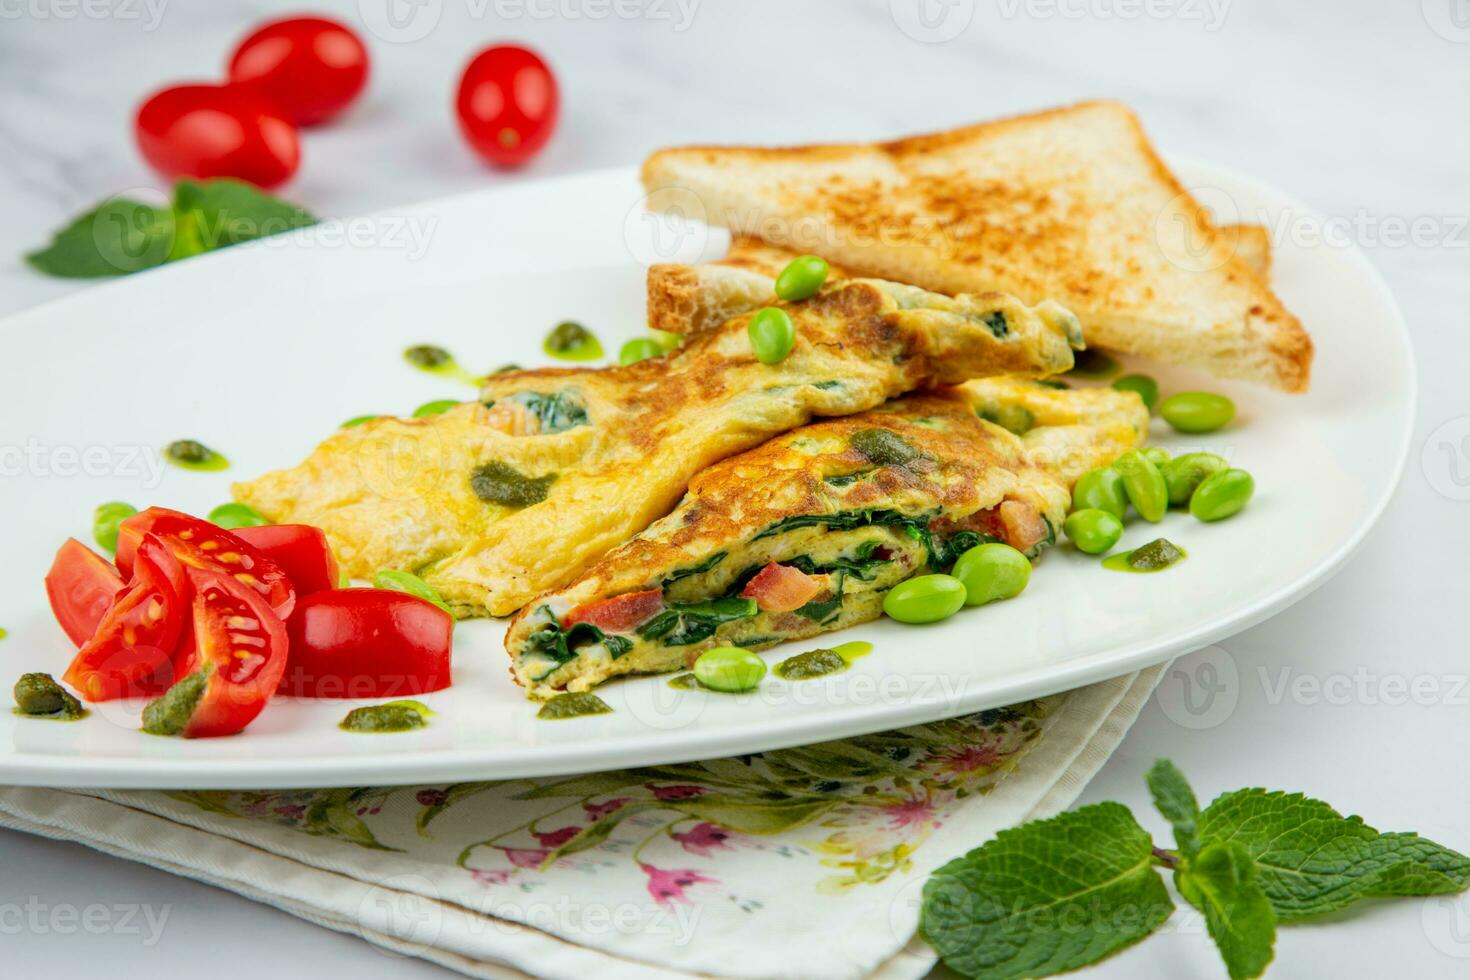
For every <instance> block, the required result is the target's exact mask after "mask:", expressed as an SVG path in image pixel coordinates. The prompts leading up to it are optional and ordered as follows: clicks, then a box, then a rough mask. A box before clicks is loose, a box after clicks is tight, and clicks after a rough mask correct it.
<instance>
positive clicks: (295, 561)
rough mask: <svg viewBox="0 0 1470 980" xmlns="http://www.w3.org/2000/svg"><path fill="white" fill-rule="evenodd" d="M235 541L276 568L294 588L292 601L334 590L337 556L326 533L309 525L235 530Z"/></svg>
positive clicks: (275, 525)
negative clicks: (240, 542)
mask: <svg viewBox="0 0 1470 980" xmlns="http://www.w3.org/2000/svg"><path fill="white" fill-rule="evenodd" d="M232 533H233V534H234V535H235V536H236V537H237V538H239V539H240V540H242V541H244V542H245V543H246V544H248V545H250V547H252V548H254V549H255V550H256V551H258V552H260V553H261V554H262V555H264V556H265V557H266V558H268V559H270V560H271V561H273V562H275V563H276V564H277V565H279V566H280V568H281V571H283V572H285V573H286V577H287V578H289V579H290V580H291V584H292V585H294V586H295V587H296V598H297V599H300V598H302V597H303V596H309V595H311V594H312V593H313V592H324V591H326V590H327V589H335V588H336V587H337V556H336V555H333V554H332V546H331V545H330V544H328V543H327V536H326V534H324V533H322V529H321V528H319V527H312V526H311V525H310V524H267V525H265V526H264V527H237V528H235V530H234V531H233V532H232Z"/></svg>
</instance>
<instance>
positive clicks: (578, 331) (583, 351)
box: [541, 320, 602, 361]
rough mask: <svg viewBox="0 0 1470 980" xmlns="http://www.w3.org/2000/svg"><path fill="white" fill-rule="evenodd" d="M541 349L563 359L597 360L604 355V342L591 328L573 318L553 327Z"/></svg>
mask: <svg viewBox="0 0 1470 980" xmlns="http://www.w3.org/2000/svg"><path fill="white" fill-rule="evenodd" d="M541 349H542V350H544V351H546V353H547V354H549V355H551V356H552V357H556V358H560V359H561V360H563V361H595V360H597V359H598V358H600V357H602V342H601V341H600V340H598V339H597V337H596V336H595V335H594V334H593V333H592V331H591V330H588V329H587V328H586V327H584V326H582V325H581V324H580V323H574V322H573V321H571V320H563V321H562V322H561V323H558V324H557V325H556V326H554V327H552V328H551V332H550V333H548V334H547V335H546V340H545V342H544V343H543V344H542V345H541Z"/></svg>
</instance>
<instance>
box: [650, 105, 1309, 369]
mask: <svg viewBox="0 0 1470 980" xmlns="http://www.w3.org/2000/svg"><path fill="white" fill-rule="evenodd" d="M643 182H644V185H645V187H646V189H647V190H648V191H649V192H650V194H651V197H650V206H651V207H654V208H659V209H661V208H664V207H667V206H670V205H671V204H675V203H677V204H679V205H681V206H682V207H683V209H684V212H685V213H686V214H687V213H690V212H691V207H692V208H693V212H694V213H700V212H701V211H702V213H703V216H704V217H705V219H706V220H707V221H709V222H710V223H712V224H717V225H723V226H726V227H729V228H731V229H733V230H735V231H737V232H740V233H743V234H748V235H754V236H756V237H759V238H760V239H762V240H763V241H765V242H768V243H770V244H773V245H780V246H783V247H786V248H790V249H793V250H796V251H800V252H813V253H815V254H818V255H822V256H823V257H825V258H827V259H828V260H829V261H834V262H838V263H840V264H841V265H843V266H844V267H846V268H847V269H848V270H849V271H852V272H854V273H856V274H859V275H872V276H880V277H883V278H885V279H891V280H895V281H899V282H908V283H912V284H914V285H917V286H921V287H923V288H924V289H928V290H932V291H935V292H940V293H950V294H958V293H973V292H980V291H985V290H1003V291H1006V292H1010V293H1013V294H1015V295H1017V296H1019V297H1021V298H1023V299H1024V300H1026V301H1027V302H1031V303H1036V302H1040V301H1041V300H1043V299H1048V298H1049V299H1055V300H1057V301H1058V302H1060V303H1062V304H1063V305H1065V306H1067V307H1068V308H1069V309H1071V310H1073V311H1074V312H1076V313H1077V315H1078V316H1079V317H1080V318H1081V320H1082V323H1083V327H1084V329H1085V331H1086V333H1087V336H1088V340H1089V342H1090V343H1093V344H1096V345H1097V346H1100V347H1104V348H1108V349H1111V350H1116V351H1121V352H1125V353H1132V354H1141V355H1144V356H1147V357H1152V358H1155V359H1157V360H1160V361H1165V362H1169V363H1177V364H1188V365H1194V366H1197V367H1201V368H1204V369H1206V370H1209V371H1212V372H1213V373H1215V374H1217V375H1220V376H1223V377H1234V378H1245V379H1250V380H1255V381H1259V382H1263V383H1266V384H1270V385H1273V386H1275V387H1277V388H1280V389H1282V390H1285V391H1304V390H1305V389H1306V387H1307V384H1308V381H1309V378H1310V373H1311V361H1312V343H1311V339H1310V338H1309V337H1308V336H1307V334H1306V332H1305V331H1304V330H1303V329H1302V327H1301V324H1300V323H1298V321H1297V320H1296V318H1295V317H1294V316H1292V315H1291V314H1290V313H1289V312H1288V311H1287V310H1286V308H1285V307H1284V306H1282V304H1281V302H1280V300H1278V299H1277V298H1276V296H1275V295H1274V294H1273V293H1272V292H1271V290H1270V288H1269V287H1268V286H1267V285H1266V283H1265V282H1263V281H1262V279H1261V278H1260V277H1259V276H1258V275H1257V274H1256V273H1255V272H1254V271H1253V269H1252V268H1251V266H1250V264H1248V263H1247V261H1246V260H1245V259H1244V258H1242V257H1240V256H1239V255H1238V254H1236V247H1235V242H1234V241H1232V240H1229V239H1227V236H1224V235H1222V234H1221V233H1220V230H1219V228H1217V227H1216V226H1215V225H1214V224H1213V223H1212V221H1211V220H1210V217H1209V215H1208V214H1207V212H1206V211H1205V210H1204V208H1202V207H1201V206H1200V204H1199V203H1198V202H1197V201H1196V200H1195V199H1194V198H1193V197H1192V196H1191V195H1190V194H1189V193H1188V191H1186V190H1185V188H1184V186H1183V185H1182V184H1180V183H1179V181H1178V180H1177V179H1175V177H1174V176H1173V174H1171V173H1170V172H1169V170H1168V168H1166V167H1165V166H1164V164H1163V162H1162V161H1161V160H1160V159H1159V157H1158V155H1157V154H1156V153H1155V152H1154V150H1153V148H1152V147H1151V145H1150V144H1149V142H1148V139H1147V137H1146V136H1145V135H1144V133H1143V130H1142V128H1141V127H1140V126H1139V123H1138V121H1137V119H1136V118H1135V117H1134V115H1133V114H1132V112H1130V111H1129V110H1128V109H1127V108H1125V107H1124V106H1122V105H1119V104H1117V103H1113V102H1090V103H1083V104H1080V105H1076V106H1072V107H1068V108H1062V109H1055V110H1051V111H1048V112H1042V113H1037V114H1035V115H1030V116H1021V117H1017V118H1013V119H1006V120H1001V121H999V122H992V123H982V124H980V125H976V126H970V127H967V128H964V129H957V130H952V131H950V132H946V133H937V134H933V135H928V136H915V137H910V138H908V139H902V140H897V141H895V142H890V143H857V144H845V145H829V146H804V147H792V148H787V149H766V148H742V147H686V148H679V149H670V150H663V151H660V152H658V153H655V154H653V155H652V156H651V157H649V158H648V160H647V161H645V163H644V165H643Z"/></svg>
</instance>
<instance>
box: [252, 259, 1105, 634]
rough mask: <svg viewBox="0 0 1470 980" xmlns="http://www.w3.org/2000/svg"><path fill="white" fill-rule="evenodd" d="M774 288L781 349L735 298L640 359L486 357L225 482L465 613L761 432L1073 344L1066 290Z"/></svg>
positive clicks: (1049, 356) (350, 568) (622, 536)
mask: <svg viewBox="0 0 1470 980" xmlns="http://www.w3.org/2000/svg"><path fill="white" fill-rule="evenodd" d="M772 305H777V306H781V307H782V308H783V309H785V310H786V312H787V313H788V314H789V315H790V317H791V319H792V322H793V323H794V325H795V327H796V341H795V346H794V347H793V348H792V351H791V353H790V354H789V355H788V356H787V357H786V358H785V359H784V360H782V361H781V362H780V363H778V364H774V365H767V364H762V363H761V362H759V361H758V360H756V358H755V356H754V353H753V351H752V348H751V343H750V339H749V337H748V335H747V330H746V328H747V323H748V321H749V319H750V316H749V315H748V314H747V315H745V316H740V317H736V318H734V319H731V320H729V321H728V322H726V323H724V324H722V325H720V326H718V327H714V328H711V329H708V330H705V331H702V332H701V333H699V334H698V335H697V336H694V337H691V338H689V340H688V341H687V342H686V343H685V344H684V346H683V347H681V348H680V349H679V350H678V351H675V352H672V353H670V354H666V355H664V356H662V357H658V358H652V359H650V360H646V361H641V362H638V363H636V364H631V365H626V366H621V367H610V368H605V369H590V368H583V369H575V368H559V369H558V368H553V369H544V370H529V371H514V372H508V373H505V374H498V375H494V376H492V377H491V378H489V379H487V380H486V382H485V385H484V388H483V390H482V391H481V397H480V400H479V401H477V402H470V403H466V404H463V405H459V406H457V407H455V408H452V409H450V410H449V411H447V412H445V413H444V414H442V415H438V416H433V417H429V418H421V419H398V418H382V419H377V420H373V421H369V422H366V423H364V424H362V425H360V426H356V427H352V428H346V429H342V430H340V431H339V432H337V433H336V434H335V435H333V436H331V437H330V438H328V439H327V440H326V441H325V442H323V443H322V444H321V445H320V446H319V447H318V448H317V449H316V450H315V451H314V452H313V453H312V454H311V456H310V457H309V458H308V459H307V460H306V461H305V462H304V463H302V464H301V465H299V466H297V467H295V468H293V469H288V470H281V471H277V472H274V473H269V474H266V475H265V476H262V477H261V478H259V479H257V480H254V481H251V482H248V483H242V484H237V485H236V486H235V488H234V493H235V498H236V499H237V500H239V501H241V502H242V503H245V504H248V505H250V506H251V507H254V508H255V509H256V510H257V511H259V512H260V513H261V514H263V515H264V516H265V517H266V518H267V519H269V520H271V521H273V522H278V523H287V522H290V523H302V524H312V525H316V526H318V527H320V528H322V529H323V530H324V531H325V532H326V534H327V536H328V538H329V539H330V541H331V543H332V546H333V548H334V549H335V550H336V552H337V555H338V557H339V559H340V561H341V563H342V566H343V568H344V569H345V570H346V571H347V573H348V574H350V575H352V576H354V577H358V578H370V577H372V576H373V575H374V573H375V572H376V571H377V570H378V569H382V568H393V569H400V570H403V571H410V572H413V573H415V574H417V575H419V576H420V577H421V578H423V579H424V580H425V581H426V582H427V583H428V584H429V585H431V586H433V587H434V588H435V589H437V590H438V591H439V592H440V594H441V595H443V597H444V598H445V600H446V601H448V602H449V603H450V604H451V605H452V606H453V608H454V610H455V612H456V613H457V614H459V615H480V614H484V613H487V612H488V613H489V614H491V615H495V616H499V615H505V614H507V613H510V612H513V611H515V610H516V609H518V608H520V607H521V606H522V605H524V604H525V603H526V602H528V601H529V600H531V599H532V598H534V597H535V596H537V595H538V594H540V593H542V592H544V591H546V590H548V589H555V588H559V587H561V586H563V585H565V584H566V583H567V582H569V581H571V580H572V578H574V577H575V576H576V575H577V574H578V573H580V572H582V571H583V570H584V569H585V568H587V566H589V565H590V564H591V563H592V562H594V561H596V560H597V559H598V558H600V557H601V556H602V555H604V554H605V553H607V552H608V551H609V550H611V549H612V548H614V547H616V546H618V545H620V544H623V543H624V542H626V541H627V540H628V539H629V538H630V537H632V536H633V535H634V534H637V533H638V532H640V531H642V530H643V529H644V528H646V527H647V526H648V525H649V524H650V523H651V522H653V521H654V520H656V519H657V518H659V517H662V516H663V515H664V514H667V513H668V512H669V510H670V509H671V508H672V507H673V506H674V505H675V504H676V503H677V502H678V501H679V498H680V496H681V495H682V494H683V493H684V491H685V488H686V487H687V486H688V484H689V480H690V479H691V478H692V477H693V476H694V475H695V474H696V473H699V472H700V471H701V470H703V469H705V468H706V467H709V466H711V465H713V464H715V463H717V462H719V461H720V460H722V459H725V458H726V457H729V456H732V455H734V454H736V453H739V452H742V451H744V450H746V449H750V448H751V447H753V446H756V445H759V444H760V443H761V442H764V441H765V440H766V439H768V438H770V437H771V436H773V435H777V434H779V433H782V432H786V431H788V430H790V429H794V428H797V427H798V426H801V425H804V424H806V423H807V422H808V421H810V420H811V419H812V418H813V417H815V416H841V415H848V414H852V413H857V412H865V411H868V410H871V409H874V408H877V407H878V406H880V405H882V404H883V403H884V402H886V401H888V400H889V399H891V398H894V397H897V396H899V395H902V394H904V393H905V392H909V391H912V390H914V389H919V388H928V387H933V386H935V385H941V384H957V383H959V382H962V381H965V380H967V379H972V378H980V377H987V376H991V375H1000V374H1007V375H1017V376H1022V377H1028V376H1029V377H1039V376H1044V375H1048V374H1053V373H1057V372H1060V371H1066V370H1068V369H1069V368H1070V367H1071V366H1072V350H1073V348H1074V347H1075V348H1080V347H1081V346H1082V335H1081V330H1080V328H1079V326H1078V324H1077V320H1076V318H1075V317H1073V316H1072V315H1071V314H1070V313H1069V312H1068V311H1067V310H1065V309H1064V308H1062V307H1061V306H1058V305H1057V304H1055V303H1050V302H1044V303H1041V304H1038V305H1037V306H1035V307H1030V306H1026V305H1024V304H1022V303H1021V302H1019V301H1018V300H1016V299H1014V298H1013V297H1010V296H1006V295H1003V294H998V293H985V294H979V295H974V296H959V297H948V296H941V295H938V294H935V293H928V292H925V291H923V290H919V289H915V288H913V287H911V286H904V285H900V284H897V283H889V282H884V281H881V280H864V279H857V280H846V281H839V282H834V283H831V284H829V285H827V286H826V287H824V288H823V289H822V290H821V291H820V292H819V293H818V294H817V295H816V296H814V297H812V298H811V299H808V300H804V301H802V302H799V303H790V304H772Z"/></svg>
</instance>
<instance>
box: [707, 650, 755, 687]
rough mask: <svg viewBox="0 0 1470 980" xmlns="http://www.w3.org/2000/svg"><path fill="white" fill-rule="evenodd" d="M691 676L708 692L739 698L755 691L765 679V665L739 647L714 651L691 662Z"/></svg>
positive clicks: (709, 651) (708, 651)
mask: <svg viewBox="0 0 1470 980" xmlns="http://www.w3.org/2000/svg"><path fill="white" fill-rule="evenodd" d="M694 676H695V677H697V678H699V683H701V684H703V685H704V686H705V687H707V688H710V689H711V690H715V691H723V692H725V693H726V694H740V693H742V692H744V691H753V690H755V689H756V686H757V685H758V684H760V682H761V679H762V678H763V677H765V676H766V662H765V661H764V660H762V659H761V658H760V657H758V656H756V655H755V654H753V653H751V652H750V651H749V650H742V649H741V648H740V647H715V648H714V649H713V650H706V651H704V653H701V654H700V655H699V659H698V660H696V661H694Z"/></svg>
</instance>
